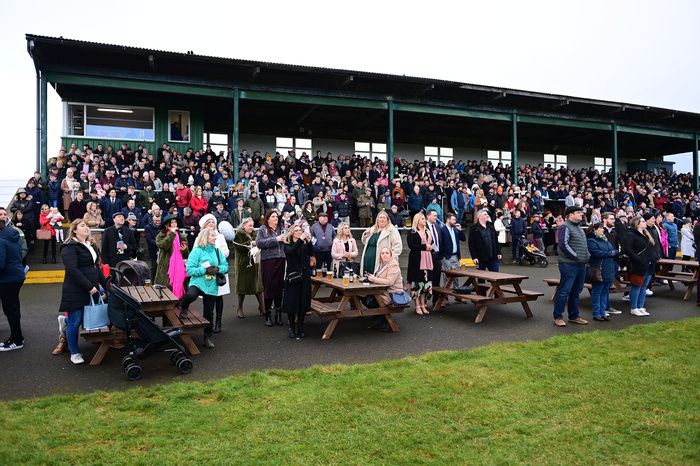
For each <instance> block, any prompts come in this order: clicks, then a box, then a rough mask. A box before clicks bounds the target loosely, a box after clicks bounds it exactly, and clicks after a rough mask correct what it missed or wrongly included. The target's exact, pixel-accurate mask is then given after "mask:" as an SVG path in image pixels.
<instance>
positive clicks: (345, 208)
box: [334, 191, 350, 225]
mask: <svg viewBox="0 0 700 466" xmlns="http://www.w3.org/2000/svg"><path fill="white" fill-rule="evenodd" d="M334 207H335V211H336V213H337V214H338V221H339V222H341V223H347V224H348V225H350V201H349V200H348V195H347V193H346V192H345V191H342V192H341V193H340V194H339V195H338V199H337V200H336V201H335V205H334Z"/></svg>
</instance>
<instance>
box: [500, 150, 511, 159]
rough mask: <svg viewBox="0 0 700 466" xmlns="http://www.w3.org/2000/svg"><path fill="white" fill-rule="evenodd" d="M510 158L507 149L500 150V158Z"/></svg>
mask: <svg viewBox="0 0 700 466" xmlns="http://www.w3.org/2000/svg"><path fill="white" fill-rule="evenodd" d="M510 159H511V153H510V152H509V151H503V152H501V160H510Z"/></svg>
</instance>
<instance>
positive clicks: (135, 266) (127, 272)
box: [111, 260, 151, 286]
mask: <svg viewBox="0 0 700 466" xmlns="http://www.w3.org/2000/svg"><path fill="white" fill-rule="evenodd" d="M111 270H113V271H114V272H116V275H117V278H118V280H117V284H118V285H121V286H143V285H145V284H146V279H150V278H151V268H150V267H149V266H148V264H147V263H146V262H143V261H137V260H126V261H121V262H117V265H116V266H115V267H114V268H113V269H111Z"/></svg>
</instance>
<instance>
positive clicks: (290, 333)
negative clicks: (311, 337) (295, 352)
mask: <svg viewBox="0 0 700 466" xmlns="http://www.w3.org/2000/svg"><path fill="white" fill-rule="evenodd" d="M287 336H288V337H289V338H296V330H295V329H294V317H293V316H292V314H289V328H288V329H287Z"/></svg>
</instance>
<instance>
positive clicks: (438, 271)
mask: <svg viewBox="0 0 700 466" xmlns="http://www.w3.org/2000/svg"><path fill="white" fill-rule="evenodd" d="M432 257H433V271H432V272H431V276H430V278H431V281H432V282H433V288H437V287H439V286H440V279H441V278H442V260H441V259H440V256H439V255H438V254H435V253H433V254H432ZM436 296H437V294H436V293H433V302H435V300H436V299H437V297H436Z"/></svg>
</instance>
